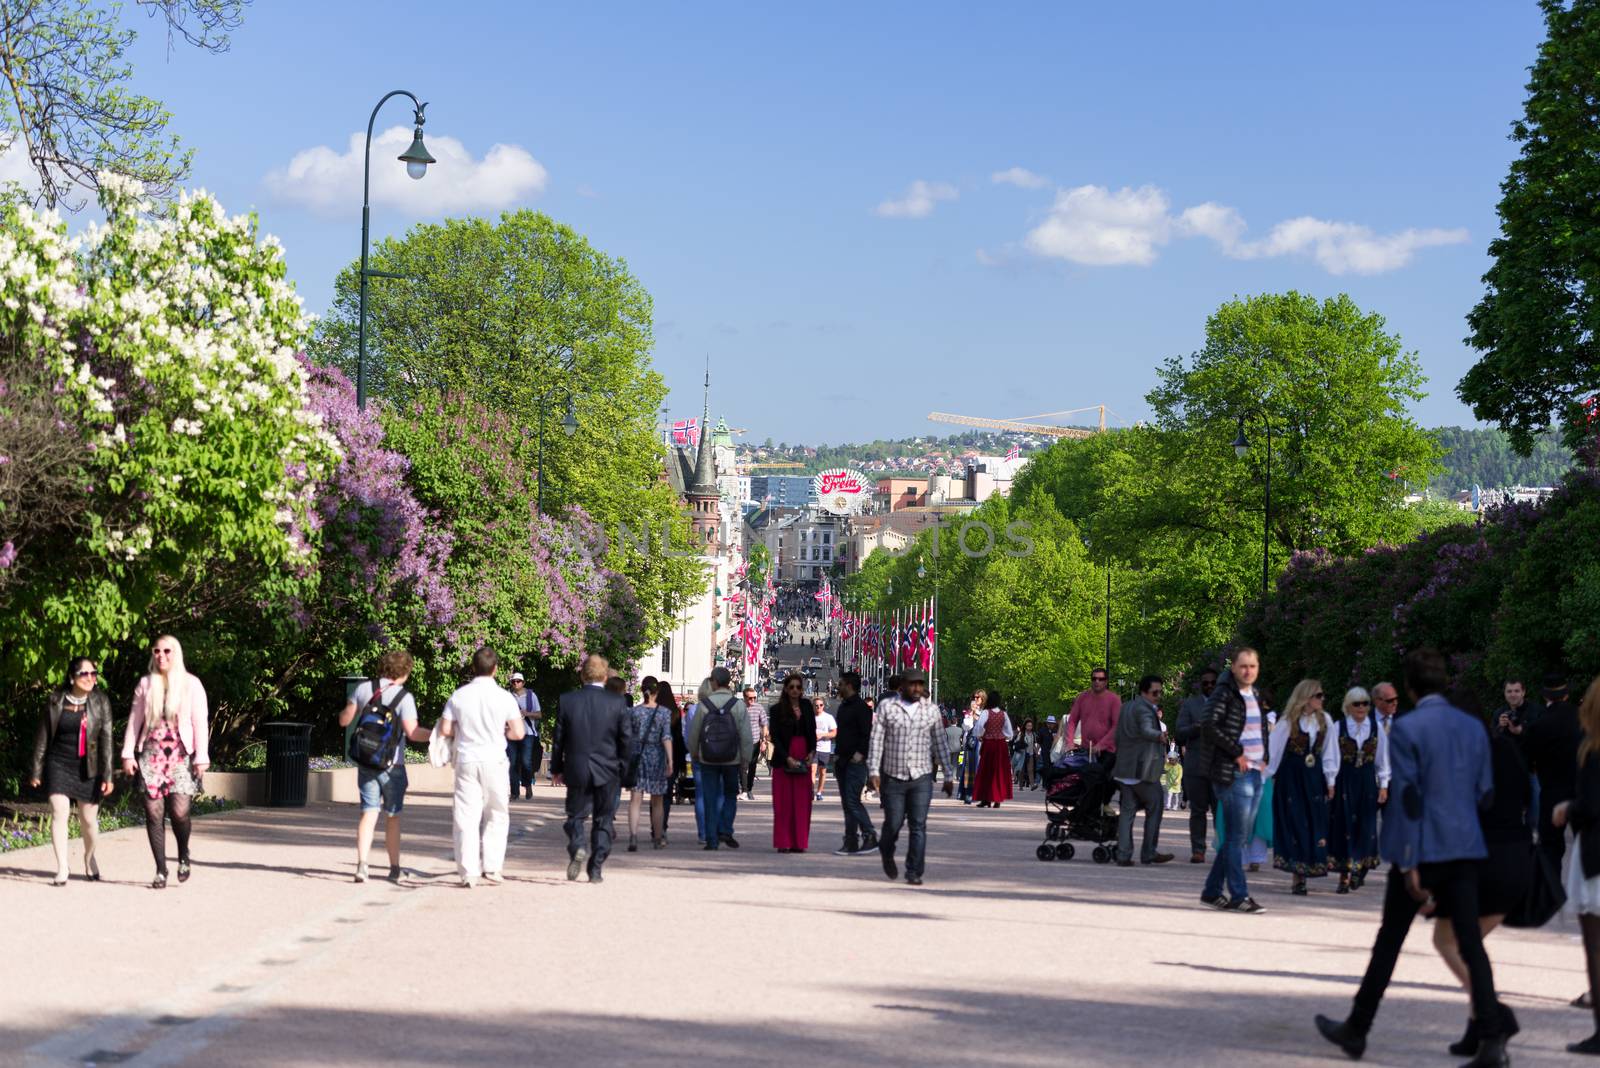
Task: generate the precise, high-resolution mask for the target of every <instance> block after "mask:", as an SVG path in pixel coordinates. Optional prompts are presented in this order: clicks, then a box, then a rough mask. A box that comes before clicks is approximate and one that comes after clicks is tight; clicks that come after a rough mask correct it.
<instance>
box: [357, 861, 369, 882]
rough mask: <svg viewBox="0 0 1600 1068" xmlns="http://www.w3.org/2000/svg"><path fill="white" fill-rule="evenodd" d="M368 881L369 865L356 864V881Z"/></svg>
mask: <svg viewBox="0 0 1600 1068" xmlns="http://www.w3.org/2000/svg"><path fill="white" fill-rule="evenodd" d="M366 881H367V866H366V865H365V864H357V865H356V882H358V883H364V882H366Z"/></svg>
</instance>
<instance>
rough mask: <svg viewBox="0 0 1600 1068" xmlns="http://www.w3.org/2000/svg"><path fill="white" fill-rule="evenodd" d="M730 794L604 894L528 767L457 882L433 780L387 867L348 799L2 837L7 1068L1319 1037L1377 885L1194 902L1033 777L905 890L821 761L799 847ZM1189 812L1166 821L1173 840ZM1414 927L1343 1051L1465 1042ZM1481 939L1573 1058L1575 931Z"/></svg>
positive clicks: (1019, 1052)
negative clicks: (67, 852) (1064, 816)
mask: <svg viewBox="0 0 1600 1068" xmlns="http://www.w3.org/2000/svg"><path fill="white" fill-rule="evenodd" d="M757 791H758V793H757V800H756V801H755V802H754V803H748V802H743V803H741V805H740V808H739V817H738V825H737V833H738V837H739V838H740V840H741V842H742V844H743V848H741V849H739V850H737V851H735V850H728V849H724V850H721V851H719V852H716V853H706V852H702V851H700V850H699V849H698V848H696V846H695V844H694V833H693V831H694V823H693V813H692V811H691V810H690V809H689V808H687V807H679V808H677V809H676V811H675V813H674V816H673V820H672V825H671V831H670V837H671V845H670V846H669V848H667V849H666V850H663V851H660V852H656V851H652V850H651V849H650V848H649V843H648V835H647V834H646V835H645V836H644V842H645V844H644V848H643V851H642V852H639V853H634V854H628V853H624V852H619V853H617V854H616V855H615V856H614V857H613V858H612V860H611V863H610V864H609V865H608V866H607V867H606V870H605V875H606V879H605V882H604V883H603V884H601V885H598V886H590V885H588V884H587V883H586V882H585V881H583V880H581V879H580V880H579V881H578V882H575V883H569V882H567V881H566V879H565V874H564V867H565V859H566V857H565V848H564V846H565V841H564V838H563V836H562V833H561V828H560V819H561V816H560V805H561V798H562V796H563V792H562V791H561V790H559V789H553V788H550V787H548V786H540V787H538V788H537V789H536V790H535V797H534V800H532V801H531V802H530V801H517V802H515V803H514V806H513V837H512V841H511V845H510V852H509V857H508V862H507V866H506V870H507V877H508V878H507V882H506V883H505V885H503V886H498V887H491V886H483V885H480V886H479V887H478V888H476V889H472V890H467V889H464V888H461V887H459V886H458V885H457V882H456V879H455V875H454V865H453V862H452V860H451V856H450V837H449V798H448V796H446V795H442V794H432V795H429V794H415V793H414V794H412V795H410V796H409V797H408V798H407V802H406V810H405V817H404V818H405V821H406V823H405V826H406V829H407V836H406V851H405V855H404V861H405V864H406V865H407V866H408V868H410V869H412V874H410V875H408V876H407V877H406V879H405V880H404V881H403V882H402V883H401V884H400V885H398V886H396V885H391V884H389V883H387V882H385V881H383V880H382V879H379V880H377V881H374V882H369V883H366V884H364V885H356V884H354V883H352V882H351V873H352V870H353V862H354V858H353V852H354V850H353V841H354V830H355V818H356V813H355V809H354V807H353V806H335V805H316V806H312V807H308V808H304V809H243V810H239V811H235V812H231V813H224V814H219V815H215V816H209V817H205V818H203V819H199V820H196V822H195V832H194V845H193V851H194V857H195V869H194V877H193V878H192V879H191V880H190V881H189V882H188V883H187V884H185V885H182V886H179V885H177V884H176V883H175V882H174V884H173V885H171V886H169V887H168V888H167V889H165V890H162V891H159V892H158V891H154V890H151V889H149V888H148V886H147V883H148V881H149V879H150V876H151V872H152V865H151V862H150V858H149V855H148V852H147V849H146V846H145V840H144V834H143V832H142V830H139V829H133V830H127V831H119V832H115V833H111V834H107V835H105V836H103V838H102V843H103V844H102V848H101V860H100V863H101V868H102V871H103V872H104V874H105V876H106V881H105V882H103V883H100V884H93V883H89V882H86V881H83V880H82V879H81V878H74V879H73V881H72V882H70V883H69V884H68V885H67V886H66V887H64V888H53V887H51V886H49V885H47V879H48V877H49V875H50V874H51V872H52V870H53V866H54V865H53V861H52V859H51V855H50V852H49V849H48V848H42V849H31V850H23V851H20V852H14V853H9V854H5V855H3V856H0V906H3V910H4V912H3V914H4V915H5V916H7V917H9V921H8V922H7V924H6V928H5V935H4V939H3V945H4V949H5V953H4V957H3V959H4V961H5V965H6V966H5V969H4V971H3V972H0V1064H5V1065H12V1064H19V1065H69V1064H70V1065H82V1064H114V1063H128V1064H132V1065H138V1066H145V1065H206V1066H213V1065H223V1066H230V1065H239V1066H255V1065H328V1064H339V1065H346V1064H349V1065H358V1064H359V1065H366V1064H372V1065H391V1066H392V1065H422V1064H428V1065H433V1064H451V1065H501V1064H534V1065H543V1064H559V1065H638V1064H644V1063H651V1064H657V1065H673V1064H694V1065H697V1066H702V1068H703V1066H707V1065H749V1064H752V1063H769V1064H786V1065H787V1064H795V1065H800V1064H804V1065H808V1066H814V1065H817V1064H831V1063H837V1064H852V1065H909V1064H921V1065H929V1064H934V1065H944V1064H950V1065H955V1064H974V1063H985V1064H989V1065H1019V1066H1020V1065H1030V1066H1031V1065H1039V1066H1044V1065H1051V1066H1057V1065H1063V1064H1066V1065H1145V1064H1152V1063H1174V1064H1183V1065H1185V1066H1187V1065H1212V1064H1215V1065H1274V1066H1284V1065H1289V1066H1293V1065H1313V1064H1330V1063H1338V1062H1342V1060H1343V1058H1342V1057H1338V1056H1336V1055H1333V1056H1331V1054H1335V1051H1334V1050H1333V1048H1332V1047H1330V1046H1327V1045H1326V1044H1324V1043H1323V1042H1322V1040H1321V1039H1320V1038H1319V1037H1317V1035H1316V1033H1315V1032H1314V1030H1313V1028H1312V1023H1311V1018H1312V1015H1313V1014H1314V1013H1316V1012H1325V1013H1330V1014H1334V1015H1340V1014H1342V1013H1343V1012H1344V1011H1345V1010H1346V1009H1347V1007H1348V1005H1349V999H1350V997H1351V995H1352V994H1353V993H1354V990H1355V986H1356V983H1357V981H1358V980H1359V977H1360V974H1361V971H1362V969H1363V967H1364V966H1365V963H1366V958H1367V950H1368V947H1369V946H1370V944H1371V941H1372V937H1373V935H1374V933H1375V931H1376V926H1377V918H1378V909H1379V904H1380V901H1379V894H1380V893H1381V884H1380V883H1379V882H1374V883H1373V884H1369V886H1368V888H1367V889H1364V890H1362V891H1361V892H1360V893H1357V894H1352V895H1349V896H1347V897H1336V896H1334V895H1333V893H1332V884H1331V882H1325V883H1321V884H1316V885H1315V886H1314V888H1313V893H1312V895H1311V896H1310V897H1308V898H1292V897H1290V896H1289V894H1288V881H1287V878H1286V877H1283V876H1280V875H1277V874H1276V873H1263V874H1261V875H1260V876H1257V877H1253V878H1252V890H1253V892H1254V894H1255V896H1256V897H1257V898H1258V900H1260V901H1261V902H1262V903H1263V904H1264V905H1266V906H1267V909H1268V911H1267V912H1266V913H1264V914H1262V915H1259V916H1241V915H1234V914H1222V913H1216V912H1213V911H1210V910H1207V909H1204V908H1202V907H1201V906H1200V905H1199V904H1198V902H1197V895H1198V893H1199V887H1200V882H1201V880H1202V877H1203V873H1204V870H1205V869H1203V868H1202V867H1200V866H1196V865H1190V864H1188V863H1183V862H1181V861H1183V860H1186V859H1187V858H1186V856H1182V857H1181V858H1180V862H1177V863H1173V864H1169V865H1165V866H1161V867H1136V868H1132V869H1122V868H1117V867H1115V866H1111V865H1097V864H1094V863H1093V862H1092V861H1090V860H1089V859H1088V856H1087V852H1088V851H1087V850H1086V849H1080V851H1079V852H1078V855H1077V859H1075V860H1072V861H1056V862H1052V863H1042V862H1040V861H1038V860H1036V859H1034V848H1035V846H1036V845H1038V843H1039V842H1040V841H1041V832H1042V827H1043V816H1042V803H1041V801H1040V800H1039V795H1038V794H1037V793H1030V794H1025V795H1023V796H1022V797H1020V798H1019V799H1018V801H1016V802H1014V803H1009V804H1007V805H1005V806H1004V807H1003V808H1001V809H999V810H998V811H987V810H977V809H973V808H968V807H964V806H961V805H960V804H958V803H955V802H950V801H945V800H943V799H942V798H940V799H939V800H937V801H936V802H935V806H934V811H933V814H932V818H931V834H930V843H929V849H930V856H929V861H928V870H927V883H926V885H924V886H922V887H920V888H914V887H909V886H907V885H906V884H905V883H903V882H901V883H890V882H889V881H887V880H886V879H885V878H884V876H883V872H882V869H881V867H880V866H879V864H878V862H877V860H876V859H875V858H870V857H869V858H843V857H835V856H832V855H831V850H833V849H834V848H836V847H837V846H838V844H839V840H840V837H841V829H842V822H841V819H840V816H839V807H838V800H837V794H836V793H835V791H834V789H833V785H832V783H831V782H830V784H829V788H828V792H827V798H826V800H825V801H824V802H822V803H820V804H819V805H818V806H817V809H816V813H815V819H814V824H813V828H814V834H813V838H812V851H811V852H809V853H807V854H805V855H794V856H791V855H780V854H777V853H774V852H773V851H772V849H771V837H770V835H771V807H770V801H769V800H768V797H767V795H766V781H765V780H762V781H761V782H760V783H758V785H757ZM873 811H874V812H875V811H876V810H873ZM1186 826H1187V825H1186V822H1185V818H1183V817H1180V818H1179V819H1172V820H1168V821H1167V823H1166V825H1165V827H1164V831H1165V832H1166V833H1165V834H1164V835H1163V837H1164V839H1165V844H1166V846H1167V848H1168V849H1169V850H1170V851H1173V852H1179V851H1180V850H1179V847H1180V846H1181V845H1182V843H1183V840H1184V839H1185V838H1186V835H1187V831H1186ZM620 842H621V843H622V845H623V846H624V847H625V846H626V842H627V839H626V832H625V831H624V832H623V834H622V836H621V838H620ZM381 848H382V847H381V837H380V844H379V845H378V847H377V849H376V850H375V853H374V857H375V858H376V857H378V856H381ZM78 850H79V846H78V844H77V843H74V865H75V866H76V867H75V871H76V872H80V873H81V863H82V862H81V853H80V852H78ZM1184 852H1186V851H1184ZM384 870H385V868H384V865H383V863H382V862H381V861H380V862H378V863H376V864H375V865H374V871H375V872H377V873H381V872H383V871H384ZM1419 927H1422V925H1419ZM1428 937H1429V932H1428V931H1427V930H1426V929H1422V930H1418V931H1414V932H1413V935H1412V938H1411V941H1410V942H1409V943H1408V945H1407V949H1406V953H1405V954H1404V956H1403V958H1402V960H1401V962H1400V967H1399V971H1398V972H1397V974H1396V977H1395V980H1396V981H1395V983H1394V985H1393V986H1392V987H1391V989H1390V992H1389V996H1388V999H1387V1001H1386V1002H1385V1005H1384V1009H1383V1011H1382V1013H1380V1015H1379V1018H1378V1023H1377V1028H1376V1030H1375V1031H1374V1033H1373V1036H1372V1042H1373V1044H1372V1046H1371V1047H1370V1048H1369V1051H1368V1054H1367V1057H1366V1060H1365V1062H1364V1063H1367V1064H1374V1065H1408V1066H1409V1065H1425V1064H1441V1065H1443V1064H1452V1063H1456V1061H1457V1060H1459V1059H1458V1058H1457V1059H1452V1058H1449V1056H1448V1054H1446V1053H1445V1046H1446V1045H1447V1044H1448V1043H1449V1042H1451V1041H1453V1040H1455V1039H1456V1038H1457V1037H1459V1035H1460V1031H1461V1028H1462V1025H1463V1023H1464V1020H1465V1017H1466V1012H1467V1000H1466V997H1465V995H1464V994H1463V993H1461V992H1460V991H1459V990H1458V989H1457V987H1456V986H1455V984H1454V982H1453V981H1452V979H1451V977H1450V975H1449V973H1448V972H1446V970H1445V968H1444V966H1443V965H1442V964H1441V963H1440V962H1439V960H1438V959H1437V958H1436V957H1435V956H1434V954H1433V953H1432V951H1431V947H1430V945H1429V943H1428ZM1489 951H1490V955H1491V957H1492V958H1493V960H1494V964H1495V977H1496V980H1497V982H1498V984H1499V986H1500V989H1501V991H1502V992H1503V995H1504V997H1505V999H1506V1000H1507V1001H1508V1002H1509V1003H1510V1004H1511V1005H1512V1006H1514V1007H1515V1009H1516V1010H1517V1013H1518V1015H1519V1016H1520V1017H1521V1021H1522V1026H1523V1032H1522V1035H1521V1036H1520V1037H1518V1038H1517V1039H1516V1041H1515V1042H1514V1043H1513V1045H1512V1049H1513V1053H1514V1056H1515V1060H1516V1063H1517V1064H1519V1065H1545V1064H1550V1065H1554V1064H1569V1063H1571V1059H1570V1058H1569V1057H1568V1056H1567V1055H1566V1054H1565V1052H1564V1051H1563V1047H1564V1044H1565V1043H1567V1042H1570V1041H1574V1040H1576V1039H1578V1038H1581V1037H1583V1036H1585V1035H1587V1034H1588V1033H1589V1031H1590V1030H1591V1027H1590V1023H1591V1021H1590V1018H1589V1016H1588V1015H1587V1014H1586V1013H1584V1012H1581V1011H1578V1010H1574V1009H1571V1008H1568V1007H1567V1001H1568V999H1570V998H1571V997H1572V996H1573V995H1575V994H1577V993H1578V992H1579V991H1580V990H1582V989H1583V988H1584V985H1585V976H1584V971H1583V960H1582V954H1581V950H1580V948H1579V945H1578V942H1577V935H1576V928H1575V925H1574V924H1572V923H1571V922H1570V921H1566V920H1561V921H1558V922H1557V923H1555V924H1553V925H1552V926H1551V927H1550V928H1549V929H1547V930H1544V931H1538V932H1522V931H1508V930H1502V931H1497V932H1496V933H1495V934H1494V935H1493V936H1492V937H1491V938H1490V940H1489Z"/></svg>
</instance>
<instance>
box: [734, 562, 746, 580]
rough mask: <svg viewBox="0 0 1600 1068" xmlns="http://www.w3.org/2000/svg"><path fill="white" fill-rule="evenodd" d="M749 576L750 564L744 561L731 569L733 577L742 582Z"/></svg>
mask: <svg viewBox="0 0 1600 1068" xmlns="http://www.w3.org/2000/svg"><path fill="white" fill-rule="evenodd" d="M749 574H750V564H749V563H748V562H745V561H741V562H740V564H739V566H738V567H736V568H734V569H733V577H734V578H736V579H739V580H741V581H743V580H744V579H745V578H746V577H747V576H748V575H749Z"/></svg>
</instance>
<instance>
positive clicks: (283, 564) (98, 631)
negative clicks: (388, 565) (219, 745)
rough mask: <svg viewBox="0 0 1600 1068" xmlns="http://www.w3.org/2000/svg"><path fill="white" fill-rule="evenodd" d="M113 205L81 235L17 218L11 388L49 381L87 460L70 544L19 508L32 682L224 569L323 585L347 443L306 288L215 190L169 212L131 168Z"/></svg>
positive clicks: (8, 217) (14, 656)
mask: <svg viewBox="0 0 1600 1068" xmlns="http://www.w3.org/2000/svg"><path fill="white" fill-rule="evenodd" d="M100 198H101V207H102V209H103V210H104V212H105V215H106V220H105V223H104V224H103V225H93V226H90V227H88V228H87V229H86V230H85V231H84V232H83V233H82V234H79V235H77V236H69V235H68V233H67V231H66V228H65V226H64V225H63V224H62V223H61V221H60V220H59V219H57V218H56V217H55V215H54V214H53V213H45V214H40V213H36V212H35V211H33V210H32V209H31V208H29V207H27V206H17V205H12V206H8V207H7V208H6V209H5V212H4V215H3V217H0V330H3V331H4V333H5V334H6V335H7V336H6V340H7V342H8V343H7V345H5V346H4V349H3V353H4V354H3V356H0V381H4V382H11V381H13V380H16V381H22V382H35V383H49V392H50V396H51V397H52V398H53V404H54V405H55V407H56V411H57V415H56V429H57V430H58V431H59V432H60V436H61V444H62V447H63V449H65V450H66V452H67V453H68V454H73V453H80V454H81V456H82V460H81V462H80V463H78V464H77V465H76V469H75V470H74V471H73V474H74V475H75V476H78V477H80V478H81V483H79V485H80V487H81V488H80V489H79V494H80V496H79V497H78V503H79V504H80V505H81V509H80V511H79V513H78V515H77V517H76V519H75V525H74V526H73V527H72V528H70V536H69V537H65V538H56V539H51V540H48V541H46V540H43V539H41V540H40V541H39V542H36V543H34V544H31V545H30V544H25V543H24V542H23V541H22V540H20V539H19V538H17V537H13V536H12V533H11V532H12V530H13V527H17V528H21V527H22V526H23V517H22V516H19V515H17V514H16V513H15V512H14V511H12V510H6V511H3V512H0V543H4V542H10V543H11V545H12V548H11V550H10V551H9V552H8V553H6V555H7V556H8V560H7V564H8V566H7V569H6V570H8V571H11V572H12V579H13V581H12V582H11V583H10V584H9V588H8V589H7V594H8V597H9V599H10V602H11V603H10V606H9V607H10V611H8V612H7V613H5V614H4V616H3V617H0V647H3V650H4V652H3V662H0V667H3V670H4V672H5V674H6V675H7V676H9V677H10V678H11V679H12V680H13V681H17V680H33V681H37V680H38V678H39V676H40V675H41V673H42V672H44V671H45V670H46V669H47V667H50V668H53V667H54V666H55V665H56V664H58V663H60V662H62V661H63V660H64V659H65V658H66V657H67V656H68V655H70V654H74V653H83V654H88V655H92V656H102V655H104V653H105V652H106V651H108V650H109V649H110V648H111V647H112V646H113V645H114V644H115V643H117V642H119V641H121V640H124V639H126V638H128V637H129V636H130V635H131V634H132V632H133V631H134V630H135V629H136V628H139V627H142V626H144V625H146V622H147V612H148V609H149V608H150V606H151V605H152V603H153V602H154V601H155V600H156V599H157V598H158V597H160V596H162V595H163V594H165V593H170V592H171V591H174V590H183V589H185V588H186V587H187V586H190V585H191V584H193V583H196V582H198V581H200V580H201V579H203V578H205V577H206V576H207V575H208V574H210V573H212V572H214V571H215V570H216V569H218V568H219V567H221V568H224V569H232V570H235V571H239V572H244V571H248V572H250V573H251V574H252V579H253V581H252V583H251V588H252V590H253V591H254V593H255V595H258V596H270V595H271V594H272V592H273V591H274V590H275V589H282V588H286V587H287V586H291V585H293V584H294V583H296V582H299V581H301V580H303V579H304V577H305V574H306V568H307V565H308V563H309V561H310V560H311V559H312V557H313V554H314V549H315V546H314V531H315V521H314V518H313V512H312V504H313V501H314V497H315V492H316V484H317V480H318V479H319V478H321V477H322V476H323V475H324V474H325V473H326V472H327V471H328V470H329V469H330V467H331V465H332V464H333V463H334V461H336V460H337V458H338V455H339V450H338V445H337V443H336V442H335V440H334V439H333V437H332V436H331V435H330V434H329V433H328V432H327V430H326V429H325V428H324V427H323V426H322V419H321V417H320V416H319V415H318V414H317V413H316V412H314V411H312V410H310V409H309V408H308V406H307V403H306V401H307V396H306V371H305V368H304V367H303V366H302V365H301V363H300V361H298V360H297V359H296V358H295V354H296V352H297V351H298V350H299V348H300V347H301V344H302V342H303V340H304V338H305V335H306V330H307V322H306V318H305V316H304V314H303V312H302V310H301V307H300V300H299V298H298V297H297V296H296V295H295V293H294V291H293V290H292V289H291V288H290V286H289V285H288V283H287V282H286V281H285V280H284V273H285V268H284V261H283V257H282V253H281V250H280V248H279V247H278V246H277V244H276V243H275V242H274V241H273V240H272V239H271V238H266V239H264V240H258V239H257V230H256V223H255V220H254V219H251V218H246V217H238V216H235V217H229V216H227V215H226V214H224V212H223V210H222V208H221V206H220V205H218V204H217V202H216V201H215V200H213V199H212V198H211V197H209V196H207V195H206V194H204V193H199V194H195V195H185V196H184V197H182V198H181V199H180V200H179V201H178V202H177V203H176V204H174V205H173V206H172V208H171V211H170V214H168V215H167V216H166V217H162V218H151V217H149V216H148V215H147V212H148V210H149V205H148V204H146V203H144V202H142V201H140V199H139V198H138V195H137V191H136V188H135V187H134V186H133V185H132V184H131V183H129V182H127V181H125V180H123V179H119V178H117V177H116V176H113V175H103V176H102V177H101V191H100ZM33 402H34V403H37V395H36V396H35V398H34V399H33ZM16 462H17V466H18V467H19V468H21V467H22V466H23V463H24V462H29V463H32V462H33V461H32V460H28V458H17V461H16ZM5 466H7V467H9V466H11V463H9V462H8V463H7V464H6V465H5ZM19 475H20V477H22V478H23V479H24V480H27V479H28V478H29V475H30V472H29V471H27V470H21V471H19ZM35 548H37V549H38V550H39V551H38V555H35V553H34V549H35Z"/></svg>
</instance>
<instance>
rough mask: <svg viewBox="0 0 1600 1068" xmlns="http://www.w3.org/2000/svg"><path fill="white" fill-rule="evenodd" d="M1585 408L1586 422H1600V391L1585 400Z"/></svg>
mask: <svg viewBox="0 0 1600 1068" xmlns="http://www.w3.org/2000/svg"><path fill="white" fill-rule="evenodd" d="M1583 410H1584V413H1585V414H1584V422H1586V423H1596V422H1600V393H1596V394H1595V395H1594V396H1592V397H1590V398H1589V399H1588V400H1586V401H1584V402H1583Z"/></svg>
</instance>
